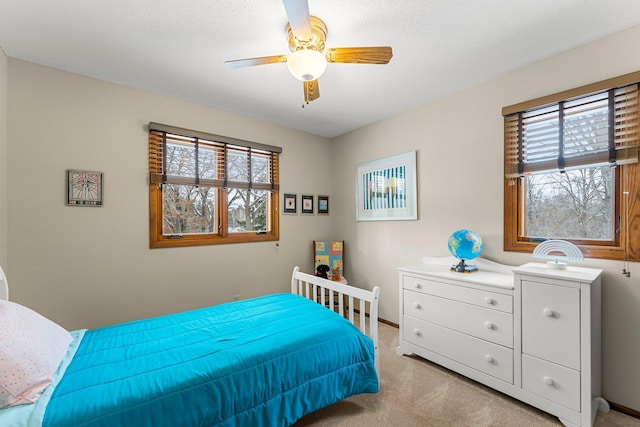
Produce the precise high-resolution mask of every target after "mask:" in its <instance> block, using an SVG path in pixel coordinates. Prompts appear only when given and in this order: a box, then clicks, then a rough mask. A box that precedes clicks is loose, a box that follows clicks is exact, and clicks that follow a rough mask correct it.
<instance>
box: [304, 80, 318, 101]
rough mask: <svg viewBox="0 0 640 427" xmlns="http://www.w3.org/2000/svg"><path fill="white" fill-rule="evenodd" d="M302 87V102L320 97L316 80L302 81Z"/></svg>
mask: <svg viewBox="0 0 640 427" xmlns="http://www.w3.org/2000/svg"><path fill="white" fill-rule="evenodd" d="M302 83H303V85H304V86H303V89H304V102H306V103H307V104H308V103H310V102H311V101H314V100H316V99H318V98H320V88H318V80H311V81H310V82H302Z"/></svg>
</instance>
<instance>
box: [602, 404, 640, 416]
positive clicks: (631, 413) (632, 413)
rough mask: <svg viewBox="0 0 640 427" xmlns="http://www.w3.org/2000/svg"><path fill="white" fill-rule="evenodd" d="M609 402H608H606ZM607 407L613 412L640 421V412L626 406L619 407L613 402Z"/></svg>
mask: <svg viewBox="0 0 640 427" xmlns="http://www.w3.org/2000/svg"><path fill="white" fill-rule="evenodd" d="M607 402H609V401H607ZM609 406H610V407H611V409H613V410H614V411H618V412H622V413H623V414H625V415H629V416H630V417H634V418H638V419H640V411H636V410H635V409H631V408H627V407H626V406H623V405H620V404H618V403H615V402H609Z"/></svg>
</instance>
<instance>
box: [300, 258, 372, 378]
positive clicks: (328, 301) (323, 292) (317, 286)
mask: <svg viewBox="0 0 640 427" xmlns="http://www.w3.org/2000/svg"><path fill="white" fill-rule="evenodd" d="M291 293H293V294H296V295H300V296H303V297H305V298H307V299H310V300H312V301H315V302H317V303H318V304H322V305H324V306H325V307H327V308H328V309H330V310H332V311H335V312H336V313H338V314H340V315H341V316H342V317H344V318H346V319H347V320H349V322H351V323H352V324H353V325H355V326H357V327H358V328H359V329H360V331H362V333H363V334H365V335H367V336H368V337H369V338H371V339H372V340H373V345H374V350H375V363H376V370H377V371H378V372H380V366H379V363H380V357H379V349H378V299H379V296H380V288H379V287H378V286H375V287H374V288H373V289H372V290H370V291H369V290H366V289H361V288H356V287H355V286H349V285H345V284H342V283H338V282H333V281H331V280H328V279H323V278H322V277H318V276H313V275H311V274H307V273H303V272H301V271H300V268H299V267H297V266H296V267H295V268H294V269H293V274H292V275H291ZM356 313H357V314H358V316H357V317H356V316H355V314H356Z"/></svg>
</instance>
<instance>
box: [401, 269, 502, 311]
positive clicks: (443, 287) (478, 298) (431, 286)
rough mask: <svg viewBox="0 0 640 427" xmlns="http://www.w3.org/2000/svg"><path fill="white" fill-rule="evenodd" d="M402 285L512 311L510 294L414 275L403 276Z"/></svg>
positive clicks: (410, 288)
mask: <svg viewBox="0 0 640 427" xmlns="http://www.w3.org/2000/svg"><path fill="white" fill-rule="evenodd" d="M472 274H473V273H472ZM402 285H403V287H404V289H408V290H413V291H417V292H422V293H426V294H431V295H437V296H440V297H443V298H448V299H452V300H457V301H462V302H466V303H468V304H473V305H477V306H479V307H487V308H492V309H494V310H499V311H504V312H506V313H513V297H512V296H511V295H506V294H501V293H498V292H488V291H484V290H481V289H473V288H467V287H464V286H457V285H452V284H449V283H443V282H437V281H434V280H428V279H423V278H419V277H415V276H404V278H403V280H402Z"/></svg>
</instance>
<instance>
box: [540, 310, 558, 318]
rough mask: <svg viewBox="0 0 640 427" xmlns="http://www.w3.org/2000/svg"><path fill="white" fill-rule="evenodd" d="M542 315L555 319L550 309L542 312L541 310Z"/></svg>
mask: <svg viewBox="0 0 640 427" xmlns="http://www.w3.org/2000/svg"><path fill="white" fill-rule="evenodd" d="M542 314H544V315H545V316H547V317H555V313H554V312H553V310H551V309H550V308H545V309H544V310H542Z"/></svg>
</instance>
